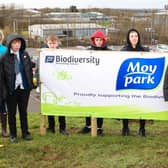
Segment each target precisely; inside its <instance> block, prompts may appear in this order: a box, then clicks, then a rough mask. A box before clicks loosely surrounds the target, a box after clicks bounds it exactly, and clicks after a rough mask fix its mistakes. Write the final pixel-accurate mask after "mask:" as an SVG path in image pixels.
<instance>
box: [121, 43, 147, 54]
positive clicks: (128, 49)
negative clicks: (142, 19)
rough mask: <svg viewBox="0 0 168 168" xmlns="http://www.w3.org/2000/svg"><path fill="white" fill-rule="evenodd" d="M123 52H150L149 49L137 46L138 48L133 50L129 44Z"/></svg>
mask: <svg viewBox="0 0 168 168" xmlns="http://www.w3.org/2000/svg"><path fill="white" fill-rule="evenodd" d="M121 51H146V52H149V48H148V47H143V46H137V47H136V48H132V46H131V45H129V44H127V45H125V46H124V47H123V48H122V49H121Z"/></svg>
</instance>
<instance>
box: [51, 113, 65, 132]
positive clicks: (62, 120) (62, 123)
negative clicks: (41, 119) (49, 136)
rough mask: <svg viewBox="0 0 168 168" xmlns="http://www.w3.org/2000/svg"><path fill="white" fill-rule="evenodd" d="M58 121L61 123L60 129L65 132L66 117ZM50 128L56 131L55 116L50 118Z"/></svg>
mask: <svg viewBox="0 0 168 168" xmlns="http://www.w3.org/2000/svg"><path fill="white" fill-rule="evenodd" d="M58 121H59V129H60V130H65V129H66V121H65V117H64V116H59V117H58ZM48 128H49V129H51V130H55V117H54V116H48Z"/></svg>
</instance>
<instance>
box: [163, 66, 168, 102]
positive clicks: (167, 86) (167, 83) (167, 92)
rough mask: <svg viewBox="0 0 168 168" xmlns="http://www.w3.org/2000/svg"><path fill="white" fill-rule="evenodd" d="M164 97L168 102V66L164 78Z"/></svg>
mask: <svg viewBox="0 0 168 168" xmlns="http://www.w3.org/2000/svg"><path fill="white" fill-rule="evenodd" d="M163 96H164V100H165V101H168V66H167V69H166V73H165V76H164V82H163Z"/></svg>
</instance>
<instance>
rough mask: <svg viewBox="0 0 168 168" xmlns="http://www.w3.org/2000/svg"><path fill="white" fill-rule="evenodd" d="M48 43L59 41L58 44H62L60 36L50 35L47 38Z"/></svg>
mask: <svg viewBox="0 0 168 168" xmlns="http://www.w3.org/2000/svg"><path fill="white" fill-rule="evenodd" d="M48 41H57V42H58V45H60V44H61V42H60V40H59V38H58V36H57V35H55V34H49V35H48V36H47V38H46V42H48Z"/></svg>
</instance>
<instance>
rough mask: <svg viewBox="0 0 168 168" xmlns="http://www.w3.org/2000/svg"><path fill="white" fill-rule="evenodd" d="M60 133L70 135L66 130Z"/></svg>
mask: <svg viewBox="0 0 168 168" xmlns="http://www.w3.org/2000/svg"><path fill="white" fill-rule="evenodd" d="M59 132H60V134H63V135H69V133H68V132H67V131H66V130H60V131H59Z"/></svg>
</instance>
